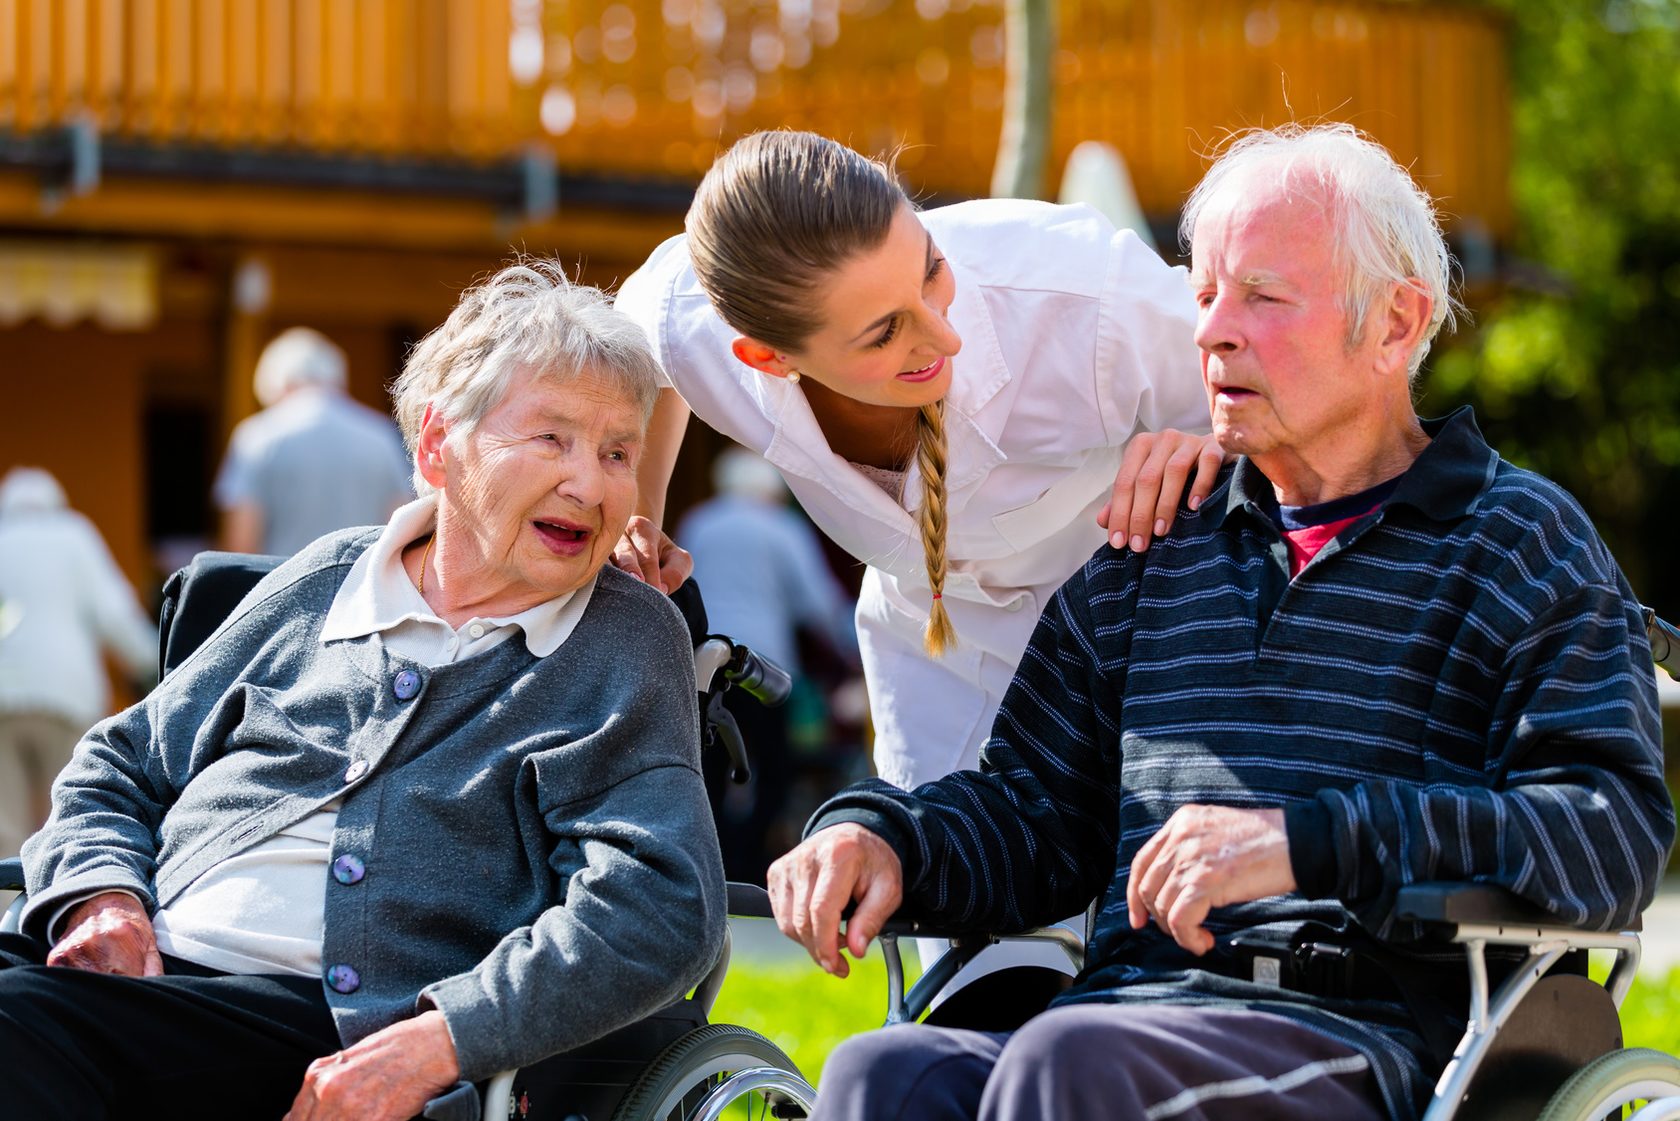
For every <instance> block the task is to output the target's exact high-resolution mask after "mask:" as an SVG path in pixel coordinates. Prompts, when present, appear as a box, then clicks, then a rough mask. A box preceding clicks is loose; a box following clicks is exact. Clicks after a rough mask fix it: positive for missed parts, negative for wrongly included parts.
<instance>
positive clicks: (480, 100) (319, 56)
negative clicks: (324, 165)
mask: <svg viewBox="0 0 1680 1121" xmlns="http://www.w3.org/2000/svg"><path fill="white" fill-rule="evenodd" d="M1058 13H1059V14H1058V27H1059V33H1058V34H1059V38H1058V47H1057V50H1056V60H1055V91H1056V104H1055V117H1054V125H1053V137H1052V146H1051V150H1052V158H1053V160H1054V161H1055V163H1056V165H1057V166H1058V167H1059V165H1060V162H1061V160H1062V159H1063V158H1065V156H1066V154H1067V152H1068V151H1069V150H1070V149H1071V148H1072V147H1073V145H1074V144H1075V143H1077V142H1078V141H1080V140H1084V139H1104V140H1109V141H1111V142H1113V143H1114V144H1116V145H1117V146H1118V147H1119V149H1120V150H1121V151H1122V152H1123V153H1124V155H1125V156H1126V158H1127V160H1128V162H1129V163H1130V165H1131V168H1132V172H1133V176H1134V178H1135V180H1136V183H1137V186H1138V190H1139V194H1140V196H1141V201H1142V202H1143V204H1144V206H1145V208H1146V209H1147V210H1150V211H1152V212H1155V213H1159V214H1167V213H1171V212H1172V211H1173V210H1175V209H1176V208H1177V205H1178V203H1179V201H1180V200H1181V199H1182V197H1183V194H1184V192H1185V190H1187V189H1188V187H1189V186H1190V185H1191V184H1192V183H1194V182H1195V180H1196V178H1197V177H1198V176H1199V175H1200V173H1201V171H1202V169H1203V167H1204V162H1203V159H1202V155H1203V153H1204V152H1205V151H1206V150H1207V149H1208V148H1209V147H1210V146H1211V145H1212V144H1213V143H1214V142H1215V141H1216V140H1217V139H1218V138H1219V137H1220V136H1221V135H1223V133H1224V132H1225V130H1228V129H1232V128H1240V127H1243V126H1246V125H1254V124H1275V123H1278V122H1281V121H1284V120H1289V119H1308V118H1328V119H1345V120H1351V121H1353V122H1354V123H1356V124H1358V125H1360V126H1361V127H1362V128H1364V129H1366V130H1367V131H1369V132H1370V133H1372V134H1373V135H1374V136H1376V137H1377V138H1378V139H1379V140H1381V141H1383V142H1384V143H1386V144H1387V145H1388V146H1389V147H1390V148H1391V149H1392V150H1393V151H1394V152H1395V153H1396V154H1397V155H1398V156H1399V157H1400V158H1401V159H1402V160H1403V161H1405V162H1407V163H1408V164H1409V165H1411V166H1412V167H1413V170H1414V172H1415V173H1416V174H1417V175H1418V177H1419V179H1420V180H1421V181H1422V182H1423V183H1424V184H1425V185H1426V186H1427V187H1428V188H1429V189H1430V190H1431V191H1432V192H1434V193H1435V194H1436V195H1437V196H1439V197H1442V198H1444V199H1445V208H1446V210H1447V211H1448V212H1449V213H1450V215H1458V216H1473V217H1474V218H1476V219H1477V220H1478V221H1480V222H1481V223H1482V224H1483V225H1485V226H1486V227H1487V228H1488V229H1489V230H1491V231H1492V232H1493V233H1495V234H1496V235H1500V234H1504V233H1505V232H1507V230H1508V226H1509V222H1510V213H1509V189H1508V185H1507V173H1508V166H1509V161H1510V139H1509V137H1510V107H1509V102H1508V95H1507V79H1506V69H1505V68H1506V55H1505V40H1504V31H1503V28H1502V26H1501V24H1500V23H1499V22H1498V21H1497V20H1496V19H1495V18H1494V17H1491V16H1488V15H1485V14H1481V13H1478V12H1473V11H1468V10H1465V9H1462V8H1455V7H1448V6H1443V5H1436V4H1428V3H1395V2H1383V0H1340V2H1313V0H1060V2H1059V4H1058ZM1003 81H1004V71H1003V12H1002V0H0V133H11V134H13V135H29V134H32V133H37V132H40V131H43V130H48V129H52V128H55V127H58V126H61V125H63V124H65V123H67V122H70V121H74V120H88V121H91V122H93V123H94V125H95V126H96V127H97V129H98V130H99V132H100V133H101V135H103V136H107V137H111V138H113V139H120V140H123V141H127V142H143V143H146V144H155V145H163V146H168V145H186V146H209V147H212V148H218V147H225V148H238V149H258V150H261V149H275V150H293V149H307V150H309V151H310V152H312V153H315V154H334V153H342V154H348V155H354V156H358V157H367V156H372V157H382V158H383V157H390V158H403V159H448V160H457V161H468V162H471V161H489V160H495V159H504V158H506V157H507V156H509V155H510V154H513V153H516V152H518V151H520V150H522V149H524V148H526V147H527V146H528V145H531V144H533V143H540V144H543V145H545V146H546V147H548V148H549V149H551V150H552V151H553V152H554V153H555V155H556V157H557V159H558V161H559V165H560V167H561V168H562V169H563V170H566V171H573V172H586V173H592V174H597V175H601V174H604V175H613V176H626V175H634V176H654V177H660V178H670V179H678V180H692V179H693V178H695V177H696V176H697V175H698V174H699V173H700V172H701V171H703V170H704V169H705V168H706V167H707V166H708V165H709V164H710V162H711V160H712V159H713V157H714V156H715V154H716V153H717V151H718V150H719V148H720V147H721V146H722V145H724V144H727V143H728V141H729V140H730V139H731V138H733V137H734V136H737V135H739V134H740V133H742V132H744V131H747V130H750V129H755V128H764V127H771V126H777V125H793V126H799V127H806V128H813V129H817V130H819V131H822V132H825V133H828V134H830V135H833V136H835V137H838V138H840V139H843V140H847V141H849V142H851V143H852V144H854V145H855V146H857V147H859V148H863V149H870V150H885V149H890V148H894V147H896V146H899V145H904V147H903V150H902V154H901V157H900V164H901V166H902V168H903V169H904V171H905V173H906V176H907V177H908V178H909V179H910V181H911V182H912V183H914V184H916V185H917V186H919V187H920V188H923V189H926V190H930V191H935V192H940V193H945V194H951V195H976V194H983V193H985V191H986V189H987V183H988V180H989V175H990V169H991V165H992V163H993V159H994V156H995V153H996V145H997V137H998V132H999V126H1000V120H1001V112H1002V101H1003Z"/></svg>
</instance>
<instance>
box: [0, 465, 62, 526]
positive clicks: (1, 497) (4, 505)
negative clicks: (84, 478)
mask: <svg viewBox="0 0 1680 1121" xmlns="http://www.w3.org/2000/svg"><path fill="white" fill-rule="evenodd" d="M69 505H70V500H69V499H68V498H66V497H65V495H64V488H63V487H62V486H60V485H59V483H58V480H57V479H55V478H53V476H52V472H50V471H47V470H45V469H43V468H40V467H14V468H12V469H11V470H10V471H8V472H6V477H5V478H4V479H0V517H4V516H6V515H9V514H23V513H28V512H31V511H38V510H62V509H64V508H65V507H67V506H69Z"/></svg>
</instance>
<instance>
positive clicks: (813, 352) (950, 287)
mask: <svg viewBox="0 0 1680 1121" xmlns="http://www.w3.org/2000/svg"><path fill="white" fill-rule="evenodd" d="M818 291H819V293H820V301H819V305H818V307H817V309H816V310H817V318H818V320H819V322H820V323H821V326H820V327H818V328H817V330H816V331H814V332H813V333H812V334H811V336H810V337H809V338H808V339H806V341H805V345H804V346H803V348H801V349H800V350H799V351H798V352H797V353H794V354H790V355H789V356H788V358H789V362H788V365H790V366H792V367H794V368H797V369H798V370H799V371H800V373H801V374H802V375H803V376H805V377H810V378H814V379H816V380H817V381H819V382H821V383H822V384H823V385H824V386H826V387H827V388H829V389H832V390H834V391H835V392H836V393H839V394H841V395H842V396H845V397H850V398H852V399H854V400H857V401H862V402H864V403H865V404H871V405H899V406H912V407H915V406H921V405H926V404H931V403H932V402H934V401H938V400H939V399H940V398H942V397H944V396H945V393H946V391H947V390H948V389H949V388H950V386H951V363H950V359H951V357H952V356H953V355H954V354H956V353H957V351H958V350H960V349H961V348H962V340H961V339H960V338H958V337H957V333H956V332H955V331H953V330H952V329H951V325H950V324H949V323H948V322H946V320H945V316H946V314H947V313H948V312H949V311H950V309H951V300H952V298H953V297H954V296H955V295H956V292H957V286H956V282H955V281H954V280H953V279H952V277H951V269H950V267H949V266H948V265H947V264H946V263H945V258H944V256H943V255H941V254H940V252H939V249H938V247H936V246H935V245H934V244H933V238H932V237H930V236H929V235H928V232H927V230H926V229H924V228H923V227H922V224H921V222H920V221H918V220H917V218H916V214H915V212H914V211H913V210H911V209H910V208H909V207H908V206H906V207H903V208H901V209H900V210H899V212H898V215H897V217H895V218H894V219H893V224H892V229H891V230H890V231H888V233H887V237H886V240H885V241H883V242H882V243H881V244H880V245H879V246H878V247H876V248H875V249H872V250H870V251H868V252H866V253H861V254H858V255H857V256H855V257H852V258H851V259H850V260H848V261H846V262H844V263H843V264H841V265H840V266H839V267H838V268H836V269H834V270H833V271H832V272H830V273H829V274H828V275H827V276H826V277H825V278H824V279H823V282H822V285H821V287H820V288H819V290H818Z"/></svg>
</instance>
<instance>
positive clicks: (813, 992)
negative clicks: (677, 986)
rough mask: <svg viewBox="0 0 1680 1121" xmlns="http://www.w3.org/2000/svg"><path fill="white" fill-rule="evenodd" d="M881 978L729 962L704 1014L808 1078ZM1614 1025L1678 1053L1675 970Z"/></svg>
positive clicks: (1644, 984)
mask: <svg viewBox="0 0 1680 1121" xmlns="http://www.w3.org/2000/svg"><path fill="white" fill-rule="evenodd" d="M886 977H887V973H886V967H885V966H884V965H883V964H882V962H881V959H880V957H879V956H878V955H877V954H876V953H874V952H873V951H872V952H871V953H870V955H869V956H868V957H867V958H865V959H864V960H863V961H861V962H854V963H852V975H851V976H850V977H849V978H847V979H846V980H844V981H842V980H839V979H837V978H834V977H830V976H829V975H828V974H826V973H824V972H822V971H821V970H820V969H818V968H817V967H816V966H815V965H809V966H807V965H802V964H799V963H797V962H789V963H786V964H782V963H777V964H773V965H763V964H760V963H757V962H754V961H750V960H737V961H736V962H735V963H734V964H732V965H731V966H730V968H729V979H728V980H727V981H726V982H725V983H724V986H723V992H722V994H721V995H720V996H719V997H718V1002H717V1006H716V1008H715V1010H714V1011H713V1014H712V1019H713V1021H714V1022H717V1023H732V1024H741V1025H742V1026H744V1027H749V1028H752V1029H753V1030H755V1031H758V1032H762V1033H763V1034H764V1035H767V1036H769V1037H770V1038H771V1039H773V1040H775V1041H776V1043H777V1044H778V1045H779V1046H780V1047H781V1048H782V1050H784V1051H786V1052H787V1053H788V1054H789V1055H790V1056H791V1057H792V1058H793V1061H794V1062H795V1063H797V1064H799V1069H800V1070H802V1071H803V1072H804V1073H805V1076H806V1077H807V1078H809V1079H810V1080H811V1082H812V1083H813V1084H815V1083H816V1082H817V1081H818V1080H819V1079H820V1077H821V1075H822V1068H823V1063H824V1062H826V1061H827V1059H828V1053H829V1051H831V1050H832V1049H833V1048H834V1047H835V1045H836V1044H838V1043H839V1042H840V1041H841V1040H843V1039H845V1038H847V1037H848V1036H851V1035H855V1034H857V1033H858V1032H862V1031H868V1030H869V1029H871V1028H878V1027H880V1026H881V1021H882V1020H883V1019H884V1018H885V1016H886V1007H887V980H886ZM1622 1031H1623V1035H1624V1037H1625V1038H1626V1041H1627V1045H1628V1046H1629V1047H1654V1048H1656V1049H1657V1050H1659V1051H1667V1052H1669V1053H1670V1054H1674V1055H1680V969H1676V970H1675V971H1674V972H1672V973H1670V974H1669V976H1668V978H1667V980H1666V982H1663V981H1655V982H1654V981H1652V980H1650V979H1648V978H1644V977H1641V978H1639V979H1638V980H1637V981H1635V982H1634V986H1633V991H1632V992H1630V993H1629V994H1628V999H1627V1002H1626V1003H1625V1004H1624V1005H1623V1006H1622Z"/></svg>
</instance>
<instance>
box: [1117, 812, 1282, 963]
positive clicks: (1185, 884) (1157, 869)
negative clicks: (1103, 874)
mask: <svg viewBox="0 0 1680 1121" xmlns="http://www.w3.org/2000/svg"><path fill="white" fill-rule="evenodd" d="M1294 890H1295V874H1294V873H1293V872H1292V871H1291V870H1290V867H1289V837H1288V835H1287V834H1286V833H1285V832H1284V827H1283V811H1282V810H1239V809H1232V808H1231V807H1229V806H1181V807H1179V809H1178V810H1177V811H1176V812H1174V814H1173V815H1172V816H1171V817H1169V818H1168V819H1167V823H1166V824H1165V825H1163V826H1161V831H1160V832H1159V833H1156V834H1155V835H1154V836H1153V837H1151V838H1149V841H1148V842H1147V843H1146V844H1145V845H1144V846H1143V848H1141V849H1139V850H1138V854H1137V857H1136V858H1135V859H1133V861H1132V871H1131V876H1130V878H1129V879H1128V881H1127V884H1126V908H1127V910H1128V912H1129V913H1130V918H1131V923H1132V929H1134V930H1137V929H1140V928H1141V927H1142V926H1143V925H1144V924H1145V923H1147V922H1149V921H1150V920H1151V919H1153V920H1154V921H1155V925H1157V926H1159V927H1160V928H1161V929H1162V930H1164V931H1166V932H1167V933H1168V934H1171V935H1172V937H1173V941H1175V942H1177V943H1178V944H1179V945H1180V946H1183V947H1184V948H1185V949H1186V950H1189V951H1190V952H1191V953H1193V954H1195V955H1197V956H1198V957H1199V956H1201V955H1202V954H1205V953H1207V952H1208V951H1209V950H1211V949H1213V935H1211V934H1209V933H1208V932H1207V929H1206V928H1204V927H1203V926H1202V923H1203V921H1204V920H1206V919H1207V916H1208V912H1209V911H1210V910H1212V909H1213V908H1215V907H1224V906H1227V905H1229V904H1232V903H1246V902H1248V901H1249V900H1252V899H1264V898H1266V897H1267V896H1269V895H1282V894H1284V893H1285V892H1290V891H1294Z"/></svg>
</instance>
